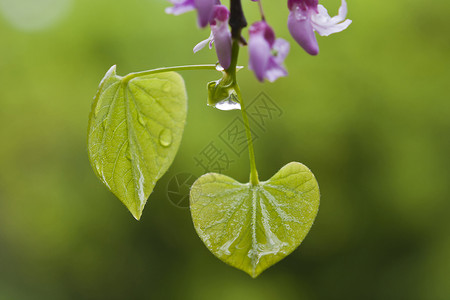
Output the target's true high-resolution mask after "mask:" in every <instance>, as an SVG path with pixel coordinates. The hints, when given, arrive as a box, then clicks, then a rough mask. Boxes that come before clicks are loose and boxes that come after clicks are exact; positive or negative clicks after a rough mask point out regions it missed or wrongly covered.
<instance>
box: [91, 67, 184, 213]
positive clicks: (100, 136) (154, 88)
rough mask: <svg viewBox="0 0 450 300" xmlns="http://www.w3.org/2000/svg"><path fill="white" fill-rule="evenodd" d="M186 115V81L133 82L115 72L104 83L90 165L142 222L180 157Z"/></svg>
mask: <svg viewBox="0 0 450 300" xmlns="http://www.w3.org/2000/svg"><path fill="white" fill-rule="evenodd" d="M128 79H129V80H128ZM186 111H187V97H186V90H185V86H184V81H183V79H182V77H181V76H180V75H179V74H177V73H174V72H167V73H158V74H153V75H146V76H140V77H134V78H133V77H131V79H130V77H128V78H127V77H120V76H117V75H116V68H115V66H113V67H112V68H111V69H110V70H109V71H108V72H107V73H106V75H105V77H104V78H103V80H102V82H101V83H100V86H99V90H98V92H97V95H96V96H95V98H94V102H93V104H92V111H91V114H90V118H89V128H88V152H89V159H90V162H91V165H92V168H93V169H94V172H95V174H96V175H97V177H98V178H99V179H100V180H101V181H102V182H103V183H104V184H105V185H106V186H107V187H108V188H109V189H110V190H111V191H112V192H113V193H114V194H115V195H116V196H117V197H118V198H119V199H120V201H122V202H123V204H125V206H126V207H127V208H128V209H129V210H130V212H131V213H132V214H133V216H134V217H135V218H136V219H137V220H139V219H140V217H141V215H142V210H143V209H144V206H145V203H146V202H147V198H148V197H149V196H150V194H151V192H152V191H153V188H154V186H155V184H156V182H157V181H158V179H159V178H161V176H162V175H164V173H165V172H166V171H167V169H168V168H169V166H170V165H171V164H172V161H173V159H174V157H175V154H176V153H177V151H178V147H179V146H180V142H181V136H182V134H183V130H184V125H185V121H186Z"/></svg>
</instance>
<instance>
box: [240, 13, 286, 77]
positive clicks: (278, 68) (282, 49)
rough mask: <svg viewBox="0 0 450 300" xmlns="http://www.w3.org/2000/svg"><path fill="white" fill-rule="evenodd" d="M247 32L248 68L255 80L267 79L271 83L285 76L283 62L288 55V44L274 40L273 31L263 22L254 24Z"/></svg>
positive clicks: (281, 40) (280, 40)
mask: <svg viewBox="0 0 450 300" xmlns="http://www.w3.org/2000/svg"><path fill="white" fill-rule="evenodd" d="M249 32H250V38H249V41H248V51H249V60H250V61H249V68H250V69H251V70H253V72H254V73H255V75H256V78H258V80H259V81H263V80H264V78H267V80H269V81H270V82H273V81H275V80H276V79H277V78H279V77H282V76H286V75H287V71H286V69H285V68H284V67H283V61H284V59H285V58H286V56H287V55H288V53H289V43H288V42H287V41H285V40H283V39H275V33H274V31H273V30H272V28H271V27H270V26H269V25H268V24H267V23H266V22H265V21H260V22H256V23H254V24H253V25H252V26H251V27H250V30H249Z"/></svg>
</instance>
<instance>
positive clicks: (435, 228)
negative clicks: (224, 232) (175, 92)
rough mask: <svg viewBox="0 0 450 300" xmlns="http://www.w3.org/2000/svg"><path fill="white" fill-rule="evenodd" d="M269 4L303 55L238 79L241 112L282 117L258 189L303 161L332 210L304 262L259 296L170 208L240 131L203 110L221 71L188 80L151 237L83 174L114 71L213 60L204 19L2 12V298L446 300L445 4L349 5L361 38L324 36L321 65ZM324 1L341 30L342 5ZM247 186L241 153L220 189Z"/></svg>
mask: <svg viewBox="0 0 450 300" xmlns="http://www.w3.org/2000/svg"><path fill="white" fill-rule="evenodd" d="M244 2H245V9H246V11H247V17H248V20H249V21H254V20H256V19H257V7H256V5H255V4H254V3H250V1H248V3H247V1H244ZM263 3H264V5H265V7H266V14H267V17H268V22H269V23H270V24H271V25H272V26H273V27H274V29H275V30H276V32H277V35H278V36H280V37H283V38H285V39H287V40H289V41H290V42H291V46H292V47H291V53H290V55H289V57H288V58H287V61H286V64H287V67H288V70H289V73H290V74H289V77H287V78H282V79H280V80H278V81H277V82H275V83H273V84H270V83H266V84H260V83H259V82H257V81H256V80H255V78H254V76H253V74H252V73H251V72H250V71H248V70H244V71H241V72H240V73H239V77H240V83H241V87H242V90H243V93H244V97H245V98H246V99H248V100H249V101H250V100H251V99H253V98H254V97H255V96H256V95H258V94H259V93H260V92H261V91H264V92H265V93H266V94H267V95H269V96H270V98H271V99H272V100H273V101H275V102H276V103H277V105H278V106H279V107H280V108H282V110H283V111H284V113H283V115H282V117H281V118H279V119H276V120H274V121H272V122H271V123H270V124H269V125H268V126H267V130H266V131H265V132H264V133H263V134H260V138H259V139H258V140H257V141H256V145H255V146H256V158H257V164H258V169H259V173H260V177H261V178H262V179H263V180H265V179H268V178H269V177H271V175H272V174H274V173H275V172H276V171H277V170H278V169H279V168H280V167H281V166H283V165H284V164H286V163H288V162H290V161H300V162H303V163H305V164H306V165H307V166H309V167H310V168H311V169H312V171H313V172H314V173H315V175H316V177H317V179H318V181H319V185H320V187H321V194H322V198H321V209H320V212H319V215H318V218H317V220H316V222H315V225H314V226H313V228H312V230H311V232H310V234H309V236H308V237H307V238H306V240H305V241H304V243H303V244H302V245H301V247H299V249H298V250H297V251H295V252H294V253H293V254H292V255H290V256H289V257H288V258H286V259H284V260H283V261H281V262H280V263H278V264H277V265H275V266H274V267H272V268H270V269H269V270H267V271H266V272H264V273H263V274H262V275H261V276H260V277H259V278H257V279H255V280H254V279H251V278H250V277H249V276H248V275H246V274H244V273H243V272H241V271H238V270H235V269H233V268H231V267H228V266H227V265H225V264H224V263H222V262H220V261H219V260H217V259H216V258H215V257H214V256H213V255H212V254H210V253H209V252H208V250H207V249H206V247H204V246H203V244H202V242H201V241H200V239H199V238H198V237H197V236H196V234H195V231H194V228H193V225H192V222H191V219H190V214H189V211H188V210H186V209H180V208H177V207H175V206H174V205H172V204H171V203H170V202H169V200H168V198H167V184H168V182H169V180H170V178H171V177H172V176H173V175H174V174H177V173H180V172H188V173H192V174H195V175H196V176H199V175H200V174H201V173H202V170H201V169H199V167H198V166H196V164H195V161H194V159H193V158H194V157H195V156H196V155H198V154H199V152H200V151H201V150H202V149H203V148H204V146H205V145H207V144H208V143H209V142H210V141H214V140H217V136H218V133H219V132H221V131H222V130H223V129H224V127H226V126H227V124H228V123H229V122H230V121H231V120H232V119H233V118H235V117H236V116H238V115H239V112H236V111H233V112H220V111H217V110H215V109H213V108H209V107H207V106H206V105H205V104H206V91H205V86H206V83H207V82H208V81H210V80H215V79H217V78H218V74H217V73H215V72H210V71H202V72H197V73H195V72H192V73H183V75H184V77H185V80H186V84H187V89H188V94H189V114H188V123H187V127H186V130H185V134H184V137H183V142H182V145H181V148H180V151H179V153H178V155H177V157H176V159H175V162H174V164H173V165H172V167H171V168H170V170H169V172H168V173H167V174H166V175H165V176H164V177H163V178H162V179H161V180H160V182H159V184H158V185H157V187H156V189H155V191H154V193H153V194H152V195H151V196H150V199H149V202H148V204H147V207H146V209H145V210H144V214H143V217H142V220H141V221H140V222H137V221H135V220H134V219H133V217H132V216H131V214H129V213H128V211H127V210H126V208H125V207H124V206H123V205H122V204H121V203H120V201H119V200H117V199H116V198H115V197H114V196H113V195H112V194H111V193H110V192H109V191H108V190H107V189H106V187H104V186H103V185H102V184H101V183H100V181H99V180H98V179H97V178H96V177H95V175H94V173H93V172H92V170H91V167H90V165H89V161H88V158H87V147H86V132H87V120H88V114H89V110H90V106H91V101H92V98H93V96H94V94H95V92H96V89H97V86H98V83H99V81H100V79H101V78H102V77H103V75H104V73H105V72H106V71H107V70H108V69H109V67H110V66H111V65H113V64H117V66H118V74H120V75H125V74H127V73H129V72H133V71H139V70H145V69H151V68H156V67H162V66H173V65H182V64H197V63H214V62H215V60H216V58H215V53H214V51H209V50H203V51H202V52H200V53H198V54H196V55H193V53H192V47H193V46H194V45H195V44H196V43H197V42H198V41H200V40H203V39H205V38H206V37H207V36H208V35H209V31H208V30H203V31H202V30H199V29H198V28H197V27H196V26H195V22H196V20H195V19H196V16H195V14H194V13H189V14H185V15H182V16H179V17H174V16H170V15H166V14H165V13H164V8H165V7H167V6H169V5H168V2H167V1H163V0H158V1H155V0H128V1H111V0H109V1H107V0H96V1H90V0H0V37H1V43H0V85H1V89H0V105H1V106H0V107H1V109H0V140H1V146H0V299H20V300H21V299H138V298H139V299H196V300H202V299H300V300H301V299H305V300H306V299H307V300H309V299H311V300H315V299H317V300H319V299H326V300H330V299H358V300H359V299H365V300H366V299H432V300H440V299H450V284H449V283H450V217H449V213H450V201H449V200H450V199H449V198H450V184H449V182H450V158H449V154H450V135H449V133H450V101H449V100H450V96H449V92H450V89H449V83H450V38H449V32H450V22H448V13H449V12H450V2H449V1H445V0H436V1H432V2H427V1H419V0H398V1H374V0H373V1H353V0H349V4H348V5H349V18H350V19H352V20H353V24H352V25H351V26H350V27H349V28H348V29H347V30H346V31H344V32H342V33H340V34H336V35H332V36H330V37H323V38H319V44H320V47H321V54H320V55H319V56H317V57H310V56H308V55H307V54H306V53H305V52H304V51H302V50H301V49H300V47H298V46H297V45H296V44H295V43H293V40H292V39H291V38H290V36H289V33H288V31H287V28H286V18H287V14H288V11H287V9H286V4H285V1H263ZM322 3H323V4H324V5H325V6H326V7H327V8H329V11H330V14H331V15H334V14H335V13H336V12H337V9H338V7H339V4H340V3H339V1H338V0H327V1H322ZM240 62H241V64H244V65H245V64H246V63H247V54H246V51H243V55H242V57H241V60H240ZM248 171H249V168H248V159H247V155H246V154H244V155H242V156H241V157H239V158H238V159H236V161H235V163H234V164H232V166H231V167H230V168H229V169H228V170H227V171H226V172H225V173H226V174H227V175H230V176H233V177H234V178H236V179H238V180H240V181H247V180H248Z"/></svg>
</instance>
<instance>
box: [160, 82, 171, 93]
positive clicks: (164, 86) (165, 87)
mask: <svg viewBox="0 0 450 300" xmlns="http://www.w3.org/2000/svg"><path fill="white" fill-rule="evenodd" d="M170 90H171V86H170V84H169V83H165V84H164V85H163V86H162V91H163V92H164V93H168V92H170Z"/></svg>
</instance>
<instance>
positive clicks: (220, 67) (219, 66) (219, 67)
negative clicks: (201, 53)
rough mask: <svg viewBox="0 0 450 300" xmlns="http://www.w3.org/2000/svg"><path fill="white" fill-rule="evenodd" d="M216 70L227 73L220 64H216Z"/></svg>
mask: <svg viewBox="0 0 450 300" xmlns="http://www.w3.org/2000/svg"><path fill="white" fill-rule="evenodd" d="M216 70H217V71H219V72H223V71H225V69H224V68H223V67H222V66H221V65H220V64H219V63H217V64H216Z"/></svg>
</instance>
